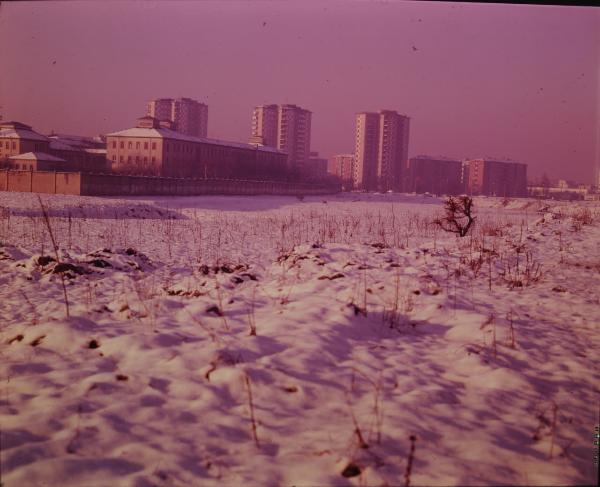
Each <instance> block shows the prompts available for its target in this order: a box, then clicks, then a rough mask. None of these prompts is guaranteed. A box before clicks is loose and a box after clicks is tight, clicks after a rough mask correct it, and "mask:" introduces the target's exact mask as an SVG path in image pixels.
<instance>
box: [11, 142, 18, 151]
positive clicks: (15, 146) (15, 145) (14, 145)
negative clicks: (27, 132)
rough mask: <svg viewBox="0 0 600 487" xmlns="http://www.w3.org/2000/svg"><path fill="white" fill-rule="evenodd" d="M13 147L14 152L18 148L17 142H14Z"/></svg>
mask: <svg viewBox="0 0 600 487" xmlns="http://www.w3.org/2000/svg"><path fill="white" fill-rule="evenodd" d="M11 146H12V150H15V149H16V148H17V144H16V143H15V142H12V143H11Z"/></svg>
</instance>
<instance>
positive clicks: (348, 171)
mask: <svg viewBox="0 0 600 487" xmlns="http://www.w3.org/2000/svg"><path fill="white" fill-rule="evenodd" d="M327 172H328V173H329V174H331V175H333V176H336V177H338V178H339V179H340V180H341V181H342V186H343V188H344V189H346V190H349V189H352V187H353V181H352V179H353V173H354V154H337V155H335V156H332V157H331V159H329V163H328V164H327Z"/></svg>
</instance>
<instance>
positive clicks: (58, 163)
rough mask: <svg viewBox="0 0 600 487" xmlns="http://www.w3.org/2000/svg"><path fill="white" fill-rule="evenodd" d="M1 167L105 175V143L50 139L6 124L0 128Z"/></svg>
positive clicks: (62, 137) (78, 138)
mask: <svg viewBox="0 0 600 487" xmlns="http://www.w3.org/2000/svg"><path fill="white" fill-rule="evenodd" d="M25 156H26V157H25ZM0 165H2V166H6V167H9V168H13V169H28V170H33V171H42V170H44V171H45V170H55V171H78V172H105V171H106V170H107V164H106V148H105V144H104V143H103V142H102V141H101V140H97V139H92V138H90V137H82V136H76V135H54V134H52V135H50V136H48V137H47V136H45V135H42V134H40V133H38V132H36V131H35V130H33V129H32V128H31V127H30V126H29V125H26V124H24V123H21V122H4V123H1V124H0ZM17 166H18V167H17ZM40 168H42V169H40ZM49 168H50V169H49Z"/></svg>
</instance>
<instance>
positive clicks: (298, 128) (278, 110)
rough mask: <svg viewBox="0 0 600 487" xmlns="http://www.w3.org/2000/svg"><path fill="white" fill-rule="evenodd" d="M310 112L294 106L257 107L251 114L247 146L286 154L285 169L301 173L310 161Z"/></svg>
mask: <svg viewBox="0 0 600 487" xmlns="http://www.w3.org/2000/svg"><path fill="white" fill-rule="evenodd" d="M311 117H312V113H311V112H310V111H308V110H305V109H303V108H300V107H299V106H296V105H260V106H257V107H256V108H255V109H254V112H253V114H252V136H251V138H250V142H251V143H257V144H259V145H266V146H269V147H275V148H277V149H279V150H282V151H285V152H287V153H288V168H289V169H290V170H291V171H292V172H293V173H296V174H303V175H304V174H305V173H306V171H307V167H306V164H307V161H308V159H309V158H310V130H311Z"/></svg>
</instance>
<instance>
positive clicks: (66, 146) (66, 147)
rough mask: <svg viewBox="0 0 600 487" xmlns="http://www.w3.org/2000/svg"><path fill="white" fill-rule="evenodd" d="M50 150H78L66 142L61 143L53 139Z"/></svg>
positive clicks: (51, 139)
mask: <svg viewBox="0 0 600 487" xmlns="http://www.w3.org/2000/svg"><path fill="white" fill-rule="evenodd" d="M50 149H54V150H71V151H76V150H77V149H76V148H75V147H72V146H70V145H69V144H65V143H64V142H61V141H60V140H57V139H53V138H52V137H51V138H50Z"/></svg>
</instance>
